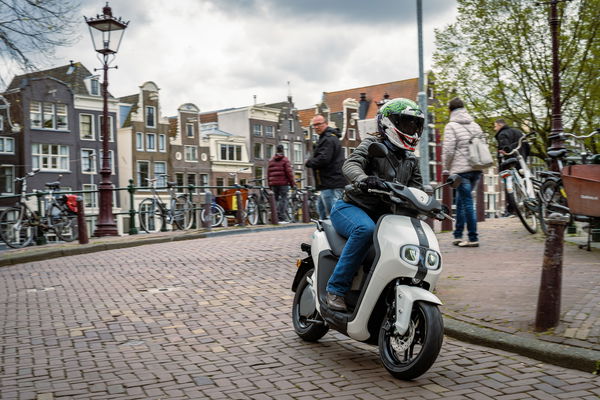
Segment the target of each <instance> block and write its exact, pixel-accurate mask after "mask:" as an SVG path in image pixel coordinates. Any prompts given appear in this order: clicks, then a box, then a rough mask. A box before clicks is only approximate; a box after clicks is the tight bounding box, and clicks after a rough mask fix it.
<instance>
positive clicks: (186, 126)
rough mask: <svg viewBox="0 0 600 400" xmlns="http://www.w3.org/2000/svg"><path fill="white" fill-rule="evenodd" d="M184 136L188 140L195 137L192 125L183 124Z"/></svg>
mask: <svg viewBox="0 0 600 400" xmlns="http://www.w3.org/2000/svg"><path fill="white" fill-rule="evenodd" d="M190 132H191V135H190ZM185 135H186V137H189V138H193V137H195V136H196V134H195V132H194V124H193V123H188V124H185Z"/></svg>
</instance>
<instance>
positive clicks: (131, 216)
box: [127, 179, 138, 235]
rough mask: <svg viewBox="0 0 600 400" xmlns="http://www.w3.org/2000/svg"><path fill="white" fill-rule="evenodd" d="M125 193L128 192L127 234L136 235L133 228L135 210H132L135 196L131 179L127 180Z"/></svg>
mask: <svg viewBox="0 0 600 400" xmlns="http://www.w3.org/2000/svg"><path fill="white" fill-rule="evenodd" d="M127 191H128V192H129V234H130V235H137V233H138V230H137V228H136V227H135V215H136V212H135V208H133V203H134V201H135V200H134V195H135V186H133V179H130V180H129V186H127Z"/></svg>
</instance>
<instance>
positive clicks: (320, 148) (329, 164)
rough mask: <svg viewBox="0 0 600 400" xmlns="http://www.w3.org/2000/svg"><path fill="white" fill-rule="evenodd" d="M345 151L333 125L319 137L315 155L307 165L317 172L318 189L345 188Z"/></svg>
mask: <svg viewBox="0 0 600 400" xmlns="http://www.w3.org/2000/svg"><path fill="white" fill-rule="evenodd" d="M343 163H344V152H343V151H342V146H341V144H340V140H339V139H338V137H337V136H336V134H335V131H334V129H333V128H331V127H327V129H326V130H325V132H323V133H322V134H321V136H320V137H319V141H318V142H317V145H316V146H315V149H314V151H313V155H312V157H311V158H309V159H308V160H307V161H306V166H307V167H309V168H312V169H313V171H314V174H315V186H316V188H317V189H319V190H322V189H343V188H344V186H346V184H347V183H348V182H346V179H345V178H344V175H342V164H343Z"/></svg>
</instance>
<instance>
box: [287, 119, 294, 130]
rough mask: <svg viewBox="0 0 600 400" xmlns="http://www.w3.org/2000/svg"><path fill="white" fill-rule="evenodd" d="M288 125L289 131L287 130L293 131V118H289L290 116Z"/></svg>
mask: <svg viewBox="0 0 600 400" xmlns="http://www.w3.org/2000/svg"><path fill="white" fill-rule="evenodd" d="M288 126H289V128H290V131H289V132H290V133H293V132H294V120H293V119H291V118H290V119H288Z"/></svg>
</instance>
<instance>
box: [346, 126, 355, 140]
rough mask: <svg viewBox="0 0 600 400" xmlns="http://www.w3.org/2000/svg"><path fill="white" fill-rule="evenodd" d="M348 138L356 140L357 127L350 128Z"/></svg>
mask: <svg viewBox="0 0 600 400" xmlns="http://www.w3.org/2000/svg"><path fill="white" fill-rule="evenodd" d="M348 140H356V129H354V128H348Z"/></svg>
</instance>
